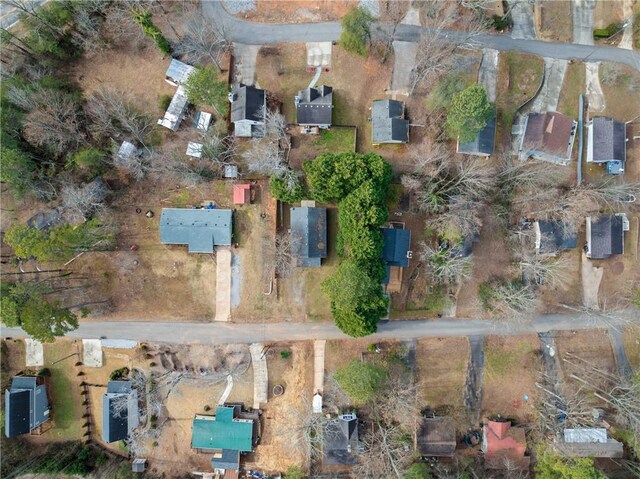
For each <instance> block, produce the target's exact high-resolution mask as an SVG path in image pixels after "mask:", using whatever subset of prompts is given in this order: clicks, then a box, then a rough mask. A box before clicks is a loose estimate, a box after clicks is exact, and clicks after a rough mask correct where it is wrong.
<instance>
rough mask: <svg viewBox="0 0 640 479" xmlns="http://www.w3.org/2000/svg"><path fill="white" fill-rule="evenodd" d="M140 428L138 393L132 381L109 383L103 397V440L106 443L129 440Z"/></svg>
mask: <svg viewBox="0 0 640 479" xmlns="http://www.w3.org/2000/svg"><path fill="white" fill-rule="evenodd" d="M136 427H138V393H137V392H136V390H135V389H133V388H132V387H131V381H109V382H108V383H107V392H106V393H105V394H104V395H103V396H102V440H103V441H104V442H106V443H110V442H116V441H121V440H125V439H128V438H129V435H130V434H131V433H132V431H133V430H134V429H135V428H136Z"/></svg>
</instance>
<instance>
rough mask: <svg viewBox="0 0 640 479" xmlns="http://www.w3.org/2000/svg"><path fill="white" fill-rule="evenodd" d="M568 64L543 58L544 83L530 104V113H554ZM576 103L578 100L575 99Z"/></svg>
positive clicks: (564, 61) (565, 61) (554, 59)
mask: <svg viewBox="0 0 640 479" xmlns="http://www.w3.org/2000/svg"><path fill="white" fill-rule="evenodd" d="M568 65H569V62H568V61H567V60H558V59H556V58H548V57H545V58H544V83H543V85H542V89H541V90H540V93H538V95H537V96H536V98H535V99H534V100H533V103H532V104H531V111H534V112H538V113H544V112H547V111H556V110H557V109H558V102H559V101H560V92H561V91H562V84H563V83H564V75H565V73H566V72H567V67H568ZM576 101H578V99H577V98H576Z"/></svg>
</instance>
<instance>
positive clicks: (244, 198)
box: [233, 183, 251, 205]
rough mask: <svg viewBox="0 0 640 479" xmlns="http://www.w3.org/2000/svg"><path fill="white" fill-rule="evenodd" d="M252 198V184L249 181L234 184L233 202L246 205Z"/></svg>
mask: <svg viewBox="0 0 640 479" xmlns="http://www.w3.org/2000/svg"><path fill="white" fill-rule="evenodd" d="M250 199H251V185H250V184H248V183H244V184H240V185H233V204H234V205H246V204H247V203H249V200H250Z"/></svg>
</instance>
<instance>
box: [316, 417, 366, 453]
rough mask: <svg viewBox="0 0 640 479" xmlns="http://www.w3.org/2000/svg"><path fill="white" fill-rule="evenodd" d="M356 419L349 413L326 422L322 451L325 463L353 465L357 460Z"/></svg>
mask: <svg viewBox="0 0 640 479" xmlns="http://www.w3.org/2000/svg"><path fill="white" fill-rule="evenodd" d="M358 442H359V438H358V419H357V418H356V416H355V415H353V417H351V415H350V414H345V415H342V416H340V417H339V418H338V419H337V420H334V421H330V422H328V423H326V425H325V428H324V434H323V443H322V453H323V463H324V464H325V465H353V464H356V463H357V462H358V460H357V456H356V455H357V453H358V450H357V449H358Z"/></svg>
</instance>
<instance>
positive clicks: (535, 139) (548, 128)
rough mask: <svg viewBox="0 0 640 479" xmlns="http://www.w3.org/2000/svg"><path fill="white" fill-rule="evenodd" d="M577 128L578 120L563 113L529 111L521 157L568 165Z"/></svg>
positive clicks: (521, 143)
mask: <svg viewBox="0 0 640 479" xmlns="http://www.w3.org/2000/svg"><path fill="white" fill-rule="evenodd" d="M576 129H577V122H575V121H574V120H573V119H571V118H569V117H568V116H565V115H563V114H562V113H558V112H555V111H550V112H547V113H529V115H527V117H526V118H525V122H524V134H523V135H522V138H521V140H520V148H519V156H520V159H521V160H526V159H527V158H529V157H532V158H535V159H539V160H544V161H549V162H552V163H556V164H559V165H566V164H567V163H569V161H570V160H571V152H572V150H573V141H574V139H575V135H576Z"/></svg>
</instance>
